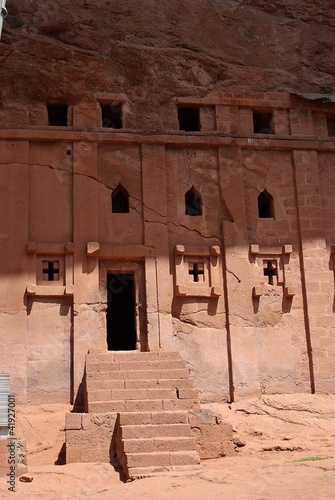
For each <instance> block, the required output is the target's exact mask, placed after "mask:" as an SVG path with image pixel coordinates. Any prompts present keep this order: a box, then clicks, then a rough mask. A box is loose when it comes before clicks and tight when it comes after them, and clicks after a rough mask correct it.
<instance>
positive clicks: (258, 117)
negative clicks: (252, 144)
mask: <svg viewBox="0 0 335 500" xmlns="http://www.w3.org/2000/svg"><path fill="white" fill-rule="evenodd" d="M253 122H254V134H274V133H275V127H274V120H273V113H272V111H268V112H259V111H254V112H253Z"/></svg>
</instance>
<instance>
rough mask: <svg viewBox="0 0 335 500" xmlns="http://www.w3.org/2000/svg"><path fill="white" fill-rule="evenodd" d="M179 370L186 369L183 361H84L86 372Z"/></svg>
mask: <svg viewBox="0 0 335 500" xmlns="http://www.w3.org/2000/svg"><path fill="white" fill-rule="evenodd" d="M143 368H145V370H166V369H167V370H179V369H180V370H181V369H184V368H186V364H185V361H183V360H182V359H177V360H174V359H172V360H169V359H167V360H165V359H162V360H152V361H151V360H148V361H146V360H142V361H106V362H101V361H91V360H90V359H88V360H87V361H86V371H88V372H115V371H127V372H128V371H134V370H136V371H137V370H143Z"/></svg>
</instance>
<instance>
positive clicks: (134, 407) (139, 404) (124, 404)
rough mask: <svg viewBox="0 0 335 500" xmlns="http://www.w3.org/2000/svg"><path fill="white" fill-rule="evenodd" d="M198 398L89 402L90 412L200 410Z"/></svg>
mask: <svg viewBox="0 0 335 500" xmlns="http://www.w3.org/2000/svg"><path fill="white" fill-rule="evenodd" d="M199 409H200V403H199V400H198V399H150V400H149V399H148V400H144V401H143V400H132V401H124V400H122V401H94V402H91V401H89V402H88V412H89V413H113V412H118V413H120V412H148V411H161V410H199Z"/></svg>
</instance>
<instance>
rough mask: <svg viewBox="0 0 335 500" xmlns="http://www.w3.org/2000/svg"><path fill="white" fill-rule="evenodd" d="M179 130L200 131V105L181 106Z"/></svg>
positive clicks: (179, 110) (179, 109)
mask: <svg viewBox="0 0 335 500" xmlns="http://www.w3.org/2000/svg"><path fill="white" fill-rule="evenodd" d="M178 120H179V130H185V131H186V132H198V131H199V130H200V129H201V126H200V108H199V107H189V106H187V107H183V106H181V107H179V108H178Z"/></svg>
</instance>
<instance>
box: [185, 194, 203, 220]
mask: <svg viewBox="0 0 335 500" xmlns="http://www.w3.org/2000/svg"><path fill="white" fill-rule="evenodd" d="M185 215H193V216H196V215H202V202H201V196H200V194H199V193H198V192H197V191H196V190H195V189H194V187H192V188H191V189H190V190H189V191H187V193H186V194H185Z"/></svg>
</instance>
